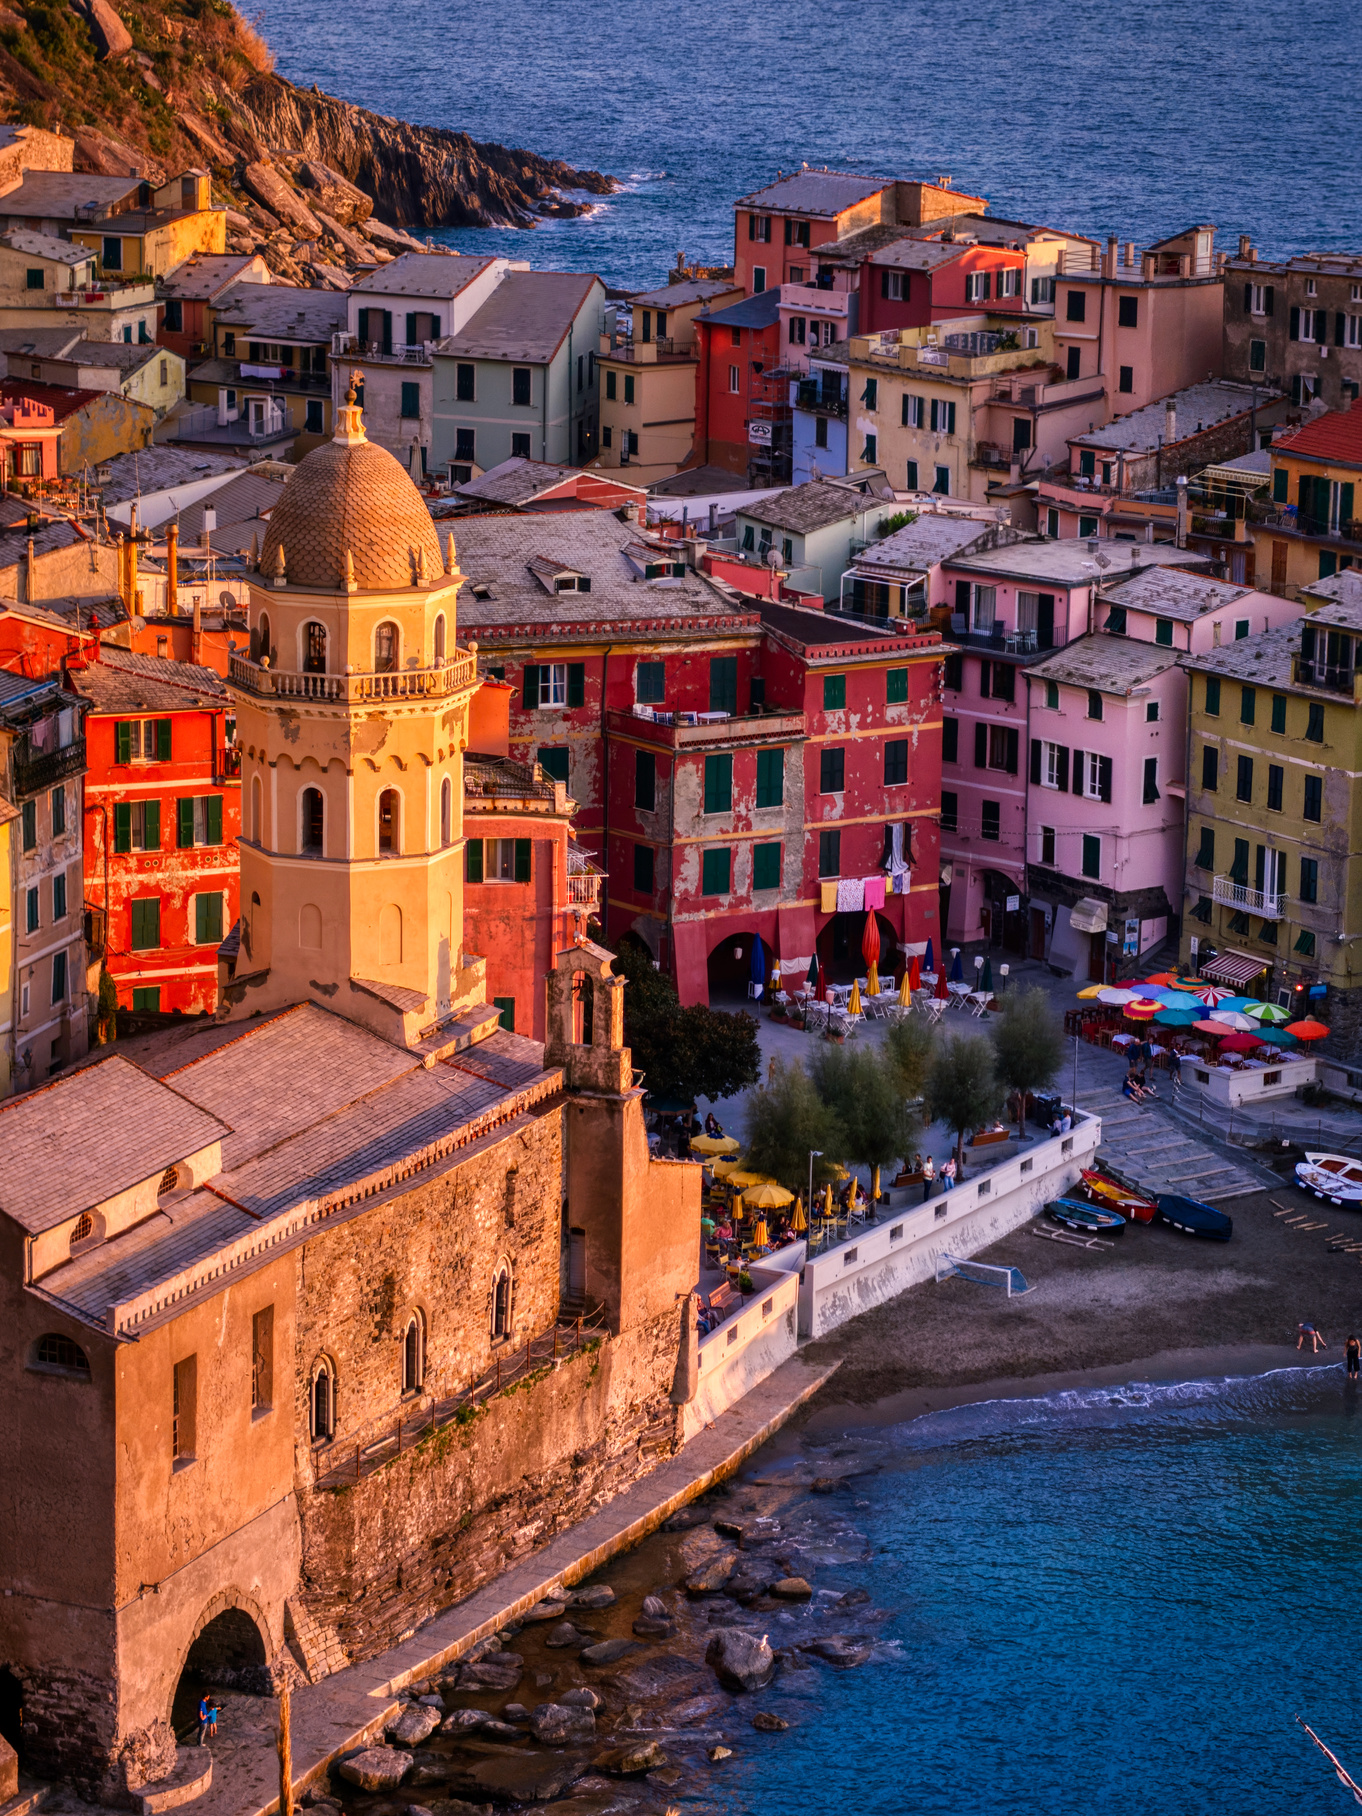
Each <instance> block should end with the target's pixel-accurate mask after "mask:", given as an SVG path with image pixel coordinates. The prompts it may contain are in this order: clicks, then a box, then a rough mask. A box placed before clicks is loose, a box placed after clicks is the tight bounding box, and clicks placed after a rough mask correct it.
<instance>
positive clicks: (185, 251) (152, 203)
mask: <svg viewBox="0 0 1362 1816" xmlns="http://www.w3.org/2000/svg"><path fill="white" fill-rule="evenodd" d="M0 228H3V229H4V230H5V231H7V232H12V231H13V230H14V229H16V228H20V229H25V230H30V231H35V232H38V233H45V234H50V235H54V236H60V237H62V238H65V239H68V240H70V241H71V242H72V244H73V245H77V246H82V247H84V248H85V249H86V250H87V251H89V252H91V253H92V254H93V255H94V257H95V259H96V261H97V263H98V267H99V275H100V276H101V278H106V279H108V278H112V279H118V280H122V279H124V278H129V277H163V276H165V274H166V273H167V272H169V271H173V270H174V269H175V267H176V266H177V265H180V264H183V262H184V261H185V259H187V258H189V257H190V255H191V254H192V253H195V252H225V251H226V249H227V211H226V209H225V208H222V207H215V206H214V205H213V182H212V178H211V176H210V175H209V173H208V172H207V171H206V170H187V171H185V172H183V173H182V174H181V175H180V176H177V177H172V178H171V179H170V181H169V182H166V183H163V184H161V186H160V187H159V188H156V187H154V186H153V185H152V184H151V183H149V182H146V181H145V180H144V179H142V178H139V177H137V176H126V177H105V176H90V175H72V174H70V173H69V172H66V171H53V170H28V171H25V172H24V178H23V181H22V182H21V183H18V184H16V186H15V187H14V188H13V189H9V190H6V191H5V192H4V194H2V195H0Z"/></svg>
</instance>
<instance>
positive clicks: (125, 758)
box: [114, 719, 132, 763]
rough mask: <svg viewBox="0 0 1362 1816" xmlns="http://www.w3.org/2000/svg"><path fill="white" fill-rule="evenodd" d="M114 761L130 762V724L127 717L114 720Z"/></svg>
mask: <svg viewBox="0 0 1362 1816" xmlns="http://www.w3.org/2000/svg"><path fill="white" fill-rule="evenodd" d="M114 762H115V763H131V762H132V725H131V723H130V721H128V720H127V719H118V720H115V722H114Z"/></svg>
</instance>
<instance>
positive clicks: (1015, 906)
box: [1007, 895, 1021, 914]
mask: <svg viewBox="0 0 1362 1816" xmlns="http://www.w3.org/2000/svg"><path fill="white" fill-rule="evenodd" d="M1020 911H1021V897H1020V896H1019V895H1010V896H1008V898H1007V912H1008V913H1009V914H1018V913H1020Z"/></svg>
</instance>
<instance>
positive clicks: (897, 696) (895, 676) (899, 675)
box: [884, 668, 908, 706]
mask: <svg viewBox="0 0 1362 1816" xmlns="http://www.w3.org/2000/svg"><path fill="white" fill-rule="evenodd" d="M884 699H885V704H886V705H887V706H903V705H905V704H906V703H907V699H908V670H907V669H906V668H891V669H888V670H886V671H885V677H884Z"/></svg>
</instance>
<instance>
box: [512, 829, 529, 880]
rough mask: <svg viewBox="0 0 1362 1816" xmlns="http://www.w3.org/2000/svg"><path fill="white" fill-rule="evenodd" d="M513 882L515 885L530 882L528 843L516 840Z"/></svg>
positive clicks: (526, 840) (523, 840)
mask: <svg viewBox="0 0 1362 1816" xmlns="http://www.w3.org/2000/svg"><path fill="white" fill-rule="evenodd" d="M515 880H516V882H517V883H528V882H529V880H530V841H529V840H528V839H517V840H516V842H515Z"/></svg>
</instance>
